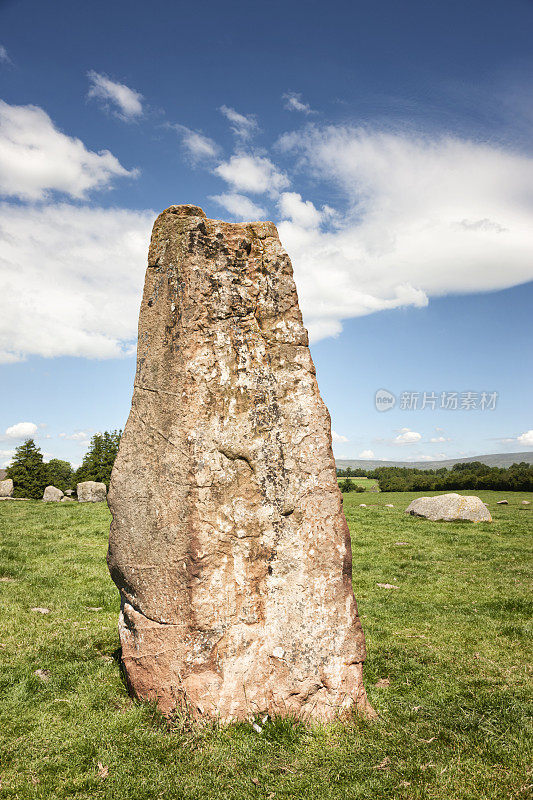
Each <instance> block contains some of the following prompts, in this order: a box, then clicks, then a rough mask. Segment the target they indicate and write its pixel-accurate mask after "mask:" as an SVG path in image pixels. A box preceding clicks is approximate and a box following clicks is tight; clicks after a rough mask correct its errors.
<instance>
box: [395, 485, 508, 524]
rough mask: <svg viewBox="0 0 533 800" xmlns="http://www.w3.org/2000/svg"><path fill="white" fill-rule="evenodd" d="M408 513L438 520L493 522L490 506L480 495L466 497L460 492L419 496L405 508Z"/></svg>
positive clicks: (434, 520)
mask: <svg viewBox="0 0 533 800" xmlns="http://www.w3.org/2000/svg"><path fill="white" fill-rule="evenodd" d="M405 513H406V514H411V515H412V516H414V517H424V518H425V519H429V520H432V521H433V522H437V521H438V520H443V521H445V522H453V521H456V520H469V521H470V522H492V517H491V515H490V513H489V510H488V508H487V507H486V506H485V504H484V503H483V502H482V501H481V500H480V499H479V497H464V496H463V495H460V494H455V493H453V492H452V493H451V494H441V495H438V496H437V497H418V498H417V499H416V500H413V502H412V503H410V504H409V505H408V506H407V508H406V509H405Z"/></svg>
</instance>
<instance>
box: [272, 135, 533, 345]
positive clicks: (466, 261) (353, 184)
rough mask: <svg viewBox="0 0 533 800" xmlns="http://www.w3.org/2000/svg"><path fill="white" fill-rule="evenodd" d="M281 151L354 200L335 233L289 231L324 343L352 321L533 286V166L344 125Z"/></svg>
mask: <svg viewBox="0 0 533 800" xmlns="http://www.w3.org/2000/svg"><path fill="white" fill-rule="evenodd" d="M279 146H280V148H281V150H282V151H284V152H290V153H293V154H294V153H295V154H297V155H299V156H300V161H299V168H300V169H301V170H304V171H306V173H307V176H308V177H309V176H311V177H314V178H318V179H323V180H324V181H326V182H328V183H330V184H332V185H333V186H334V189H335V191H337V192H338V191H339V190H340V191H341V192H342V194H343V196H344V200H345V202H346V210H345V211H344V213H343V214H339V215H338V216H337V219H335V220H334V225H333V226H332V227H331V226H330V228H329V229H324V230H319V228H318V223H317V224H316V225H315V226H314V227H311V226H307V227H306V225H303V224H302V220H301V219H300V220H297V219H291V220H283V221H282V222H281V224H280V225H279V232H280V236H281V240H282V242H283V244H284V246H285V247H286V249H287V251H288V252H289V254H290V256H291V259H292V261H293V264H294V270H295V277H296V283H297V286H298V292H299V296H300V300H301V305H302V310H303V313H304V320H305V323H306V325H307V326H308V328H309V331H310V334H311V337H312V340H313V341H316V340H317V339H319V338H323V336H324V335H335V334H336V333H338V332H339V331H340V330H341V328H342V320H343V319H348V318H350V317H357V316H361V315H364V314H370V313H373V312H375V311H380V310H382V309H390V308H397V307H399V306H415V307H421V306H424V305H426V304H427V302H428V298H429V297H433V296H441V295H446V294H450V293H468V292H480V291H491V290H497V289H504V288H506V287H510V286H515V285H517V284H520V283H522V282H525V281H528V280H530V279H532V278H533V239H532V238H531V229H532V227H533V200H532V195H531V192H530V187H531V185H532V183H533V158H530V157H526V156H522V155H519V154H516V153H513V152H511V151H508V150H505V149H503V148H500V147H496V146H492V145H487V144H484V143H475V142H472V141H467V140H462V139H457V138H451V137H441V138H429V137H427V138H422V137H418V138H417V137H415V136H412V135H408V134H392V133H380V132H375V131H374V132H373V131H369V130H363V129H355V128H348V127H335V126H330V127H326V128H322V127H316V126H309V127H308V128H307V129H306V130H305V131H304V132H295V133H291V134H286V135H284V136H283V137H282V138H281V140H280V142H279ZM324 221H325V220H324V219H323V220H322V222H323V223H324ZM502 264H505V269H503V268H502Z"/></svg>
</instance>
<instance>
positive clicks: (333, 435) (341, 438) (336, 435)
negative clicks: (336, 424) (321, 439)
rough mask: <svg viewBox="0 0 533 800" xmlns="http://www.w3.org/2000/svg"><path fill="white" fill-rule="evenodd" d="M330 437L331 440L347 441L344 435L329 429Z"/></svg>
mask: <svg viewBox="0 0 533 800" xmlns="http://www.w3.org/2000/svg"><path fill="white" fill-rule="evenodd" d="M331 438H332V440H333V441H334V442H347V441H348V438H347V437H346V436H342V435H341V434H340V433H337V432H336V431H334V430H332V431H331Z"/></svg>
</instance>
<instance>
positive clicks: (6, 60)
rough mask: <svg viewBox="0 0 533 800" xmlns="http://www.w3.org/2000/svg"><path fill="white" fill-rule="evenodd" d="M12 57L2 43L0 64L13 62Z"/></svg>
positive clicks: (0, 45)
mask: <svg viewBox="0 0 533 800" xmlns="http://www.w3.org/2000/svg"><path fill="white" fill-rule="evenodd" d="M11 63H12V62H11V59H10V58H9V53H8V52H7V50H6V48H5V47H4V45H3V44H0V64H11Z"/></svg>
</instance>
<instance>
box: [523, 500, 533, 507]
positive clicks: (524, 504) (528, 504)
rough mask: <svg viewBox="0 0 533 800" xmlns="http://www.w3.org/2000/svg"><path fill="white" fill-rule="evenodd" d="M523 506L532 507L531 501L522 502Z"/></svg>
mask: <svg viewBox="0 0 533 800" xmlns="http://www.w3.org/2000/svg"><path fill="white" fill-rule="evenodd" d="M522 505H523V506H530V505H531V503H530V501H529V500H522Z"/></svg>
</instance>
